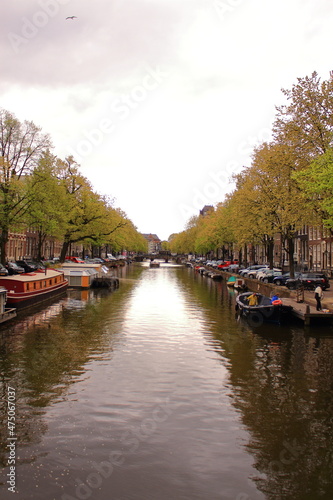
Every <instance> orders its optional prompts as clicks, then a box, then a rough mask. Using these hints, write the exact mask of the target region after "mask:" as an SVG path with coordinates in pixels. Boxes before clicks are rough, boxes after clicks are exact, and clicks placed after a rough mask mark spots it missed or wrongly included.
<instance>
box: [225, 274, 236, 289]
mask: <svg viewBox="0 0 333 500" xmlns="http://www.w3.org/2000/svg"><path fill="white" fill-rule="evenodd" d="M235 283H236V276H230V278H229V279H228V281H227V286H228V287H230V288H233V287H234V286H235Z"/></svg>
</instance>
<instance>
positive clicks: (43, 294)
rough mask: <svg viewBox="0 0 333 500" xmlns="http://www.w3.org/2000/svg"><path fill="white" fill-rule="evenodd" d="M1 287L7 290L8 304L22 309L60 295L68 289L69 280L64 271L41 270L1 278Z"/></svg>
mask: <svg viewBox="0 0 333 500" xmlns="http://www.w3.org/2000/svg"><path fill="white" fill-rule="evenodd" d="M0 286H3V287H5V288H6V290H7V304H8V305H9V306H11V307H20V308H22V307H26V306H28V305H31V304H34V303H37V302H42V301H44V300H46V299H48V298H49V297H52V296H55V295H60V294H61V293H63V292H64V291H65V290H66V288H67V287H68V280H67V279H65V277H64V273H63V272H62V271H58V270H56V269H46V270H42V269H41V270H37V271H36V272H34V273H24V274H20V275H15V276H6V277H3V278H0Z"/></svg>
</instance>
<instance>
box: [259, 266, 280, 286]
mask: <svg viewBox="0 0 333 500" xmlns="http://www.w3.org/2000/svg"><path fill="white" fill-rule="evenodd" d="M276 276H282V271H281V269H277V268H276V267H274V268H273V269H262V270H261V271H258V272H257V275H256V278H257V279H258V280H260V281H263V282H264V283H268V282H269V281H273V278H275V277H276Z"/></svg>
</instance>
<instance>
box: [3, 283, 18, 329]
mask: <svg viewBox="0 0 333 500" xmlns="http://www.w3.org/2000/svg"><path fill="white" fill-rule="evenodd" d="M6 303H7V290H6V288H4V287H0V323H4V322H5V321H8V320H9V319H12V318H15V316H16V309H15V308H11V307H6Z"/></svg>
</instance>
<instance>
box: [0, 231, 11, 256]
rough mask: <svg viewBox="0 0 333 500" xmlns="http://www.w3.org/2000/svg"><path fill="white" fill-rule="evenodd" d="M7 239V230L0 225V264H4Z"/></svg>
mask: <svg viewBox="0 0 333 500" xmlns="http://www.w3.org/2000/svg"><path fill="white" fill-rule="evenodd" d="M8 239H9V231H8V229H7V228H4V227H2V233H1V236H0V253H1V264H2V265H5V263H6V260H7V254H6V245H7V243H8Z"/></svg>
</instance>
